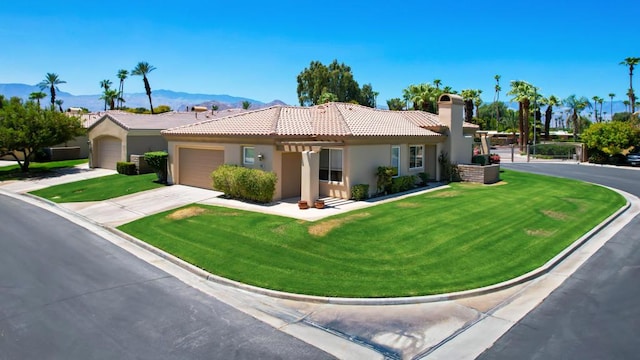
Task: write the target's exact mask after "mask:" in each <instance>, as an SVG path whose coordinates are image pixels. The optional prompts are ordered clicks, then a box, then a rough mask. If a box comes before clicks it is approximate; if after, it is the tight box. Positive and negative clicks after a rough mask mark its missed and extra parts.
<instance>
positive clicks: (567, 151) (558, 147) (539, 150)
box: [530, 144, 575, 158]
mask: <svg viewBox="0 0 640 360" xmlns="http://www.w3.org/2000/svg"><path fill="white" fill-rule="evenodd" d="M530 151H531V152H533V149H532V150H530ZM535 152H536V156H537V155H548V156H551V157H567V158H569V157H571V155H573V153H574V152H575V146H574V145H571V144H538V145H536V147H535Z"/></svg>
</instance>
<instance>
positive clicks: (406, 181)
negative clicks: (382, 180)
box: [391, 175, 416, 194]
mask: <svg viewBox="0 0 640 360" xmlns="http://www.w3.org/2000/svg"><path fill="white" fill-rule="evenodd" d="M415 187H416V177H415V175H406V176H398V177H395V178H393V179H392V180H391V193H392V194H395V193H399V192H403V191H407V190H411V189H413V188H415Z"/></svg>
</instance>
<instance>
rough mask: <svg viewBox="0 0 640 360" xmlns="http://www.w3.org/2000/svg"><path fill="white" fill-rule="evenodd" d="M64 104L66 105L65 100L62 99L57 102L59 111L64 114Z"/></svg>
mask: <svg viewBox="0 0 640 360" xmlns="http://www.w3.org/2000/svg"><path fill="white" fill-rule="evenodd" d="M62 104H64V100H62V99H58V100H56V105H58V109H60V112H64V110H62Z"/></svg>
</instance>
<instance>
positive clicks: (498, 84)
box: [493, 75, 502, 129]
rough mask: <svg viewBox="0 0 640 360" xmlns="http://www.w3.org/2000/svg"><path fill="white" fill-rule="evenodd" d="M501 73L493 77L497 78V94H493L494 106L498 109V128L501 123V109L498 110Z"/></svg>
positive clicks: (495, 87) (495, 88)
mask: <svg viewBox="0 0 640 360" xmlns="http://www.w3.org/2000/svg"><path fill="white" fill-rule="evenodd" d="M500 77H501V76H500V75H496V76H494V77H493V78H494V79H496V85H495V86H494V90H495V94H494V95H493V107H494V108H495V109H496V129H497V128H498V124H499V123H500V111H498V101H499V100H500V91H501V90H502V88H501V87H500Z"/></svg>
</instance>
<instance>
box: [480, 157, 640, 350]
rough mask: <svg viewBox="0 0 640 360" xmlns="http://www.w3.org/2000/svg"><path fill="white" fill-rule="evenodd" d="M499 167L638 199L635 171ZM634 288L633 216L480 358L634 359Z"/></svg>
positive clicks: (639, 325) (638, 249) (639, 270)
mask: <svg viewBox="0 0 640 360" xmlns="http://www.w3.org/2000/svg"><path fill="white" fill-rule="evenodd" d="M503 167H505V168H512V169H516V170H522V171H529V172H535V173H540V174H547V175H554V176H562V177H569V178H576V179H580V180H584V181H589V182H593V183H598V184H602V185H606V186H610V187H614V188H618V189H621V190H624V191H626V192H629V193H632V194H634V195H636V196H640V185H639V184H640V171H637V170H633V169H620V168H612V167H599V166H591V165H575V164H541V163H529V164H526V163H514V164H510V163H505V164H503ZM540 195H541V196H544V194H540ZM639 285H640V217H636V218H635V219H634V220H633V221H632V222H631V223H629V224H628V225H627V226H626V227H625V228H624V229H623V230H622V231H621V232H619V233H618V234H617V235H615V236H614V237H613V238H612V239H611V240H609V241H608V242H607V243H606V244H605V245H604V246H603V247H602V248H601V249H600V250H599V251H598V252H597V253H596V254H594V255H593V256H592V257H591V258H590V259H589V260H588V261H587V262H586V263H585V264H584V265H583V266H582V267H581V268H580V269H579V270H578V271H577V272H575V273H574V274H573V275H572V276H571V277H570V278H569V279H567V281H565V282H564V283H563V284H562V285H561V286H560V287H559V288H558V289H556V290H555V291H554V292H553V293H552V294H551V295H549V297H547V299H545V300H544V301H543V302H542V304H540V305H539V306H538V307H537V308H535V309H534V310H533V311H531V312H530V313H529V314H528V315H527V316H525V317H524V318H523V319H522V320H520V321H519V322H518V323H517V324H516V325H515V326H513V327H512V328H511V330H509V331H508V332H507V333H505V334H504V335H503V336H502V337H501V338H500V339H499V340H498V341H497V342H496V343H495V344H494V345H493V347H491V348H490V349H488V350H487V351H485V352H484V353H483V354H482V355H480V356H479V357H478V358H479V359H516V358H517V359H632V358H638V354H640V342H639V341H638V334H640V307H638V306H637V305H638V299H640V286H639Z"/></svg>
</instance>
